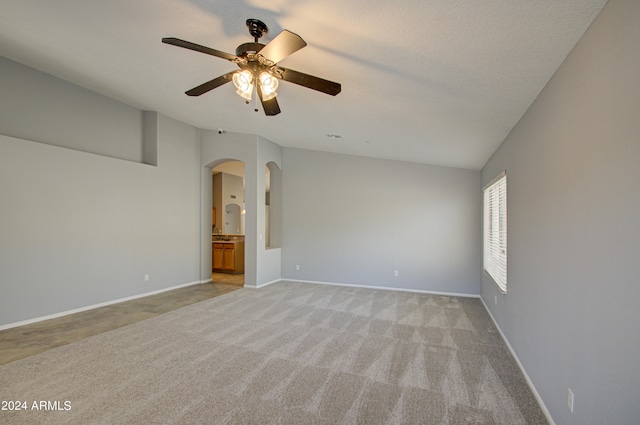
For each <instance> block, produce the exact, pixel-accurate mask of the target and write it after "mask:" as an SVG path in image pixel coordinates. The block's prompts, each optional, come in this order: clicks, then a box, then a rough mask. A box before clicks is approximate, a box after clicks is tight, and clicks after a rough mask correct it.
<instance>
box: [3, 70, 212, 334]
mask: <svg viewBox="0 0 640 425" xmlns="http://www.w3.org/2000/svg"><path fill="white" fill-rule="evenodd" d="M5 64H6V63H5ZM31 74H33V75H35V81H34V84H37V85H38V86H39V87H40V88H41V89H42V90H43V91H44V92H45V93H49V94H50V95H51V96H53V95H54V93H57V91H56V90H57V88H58V87H60V86H61V85H63V86H64V85H66V83H63V82H61V81H60V80H57V79H55V78H53V77H51V76H46V75H44V74H39V73H37V72H28V73H27V74H25V75H31ZM4 76H5V74H4V69H3V78H4ZM0 80H1V79H0ZM49 88H52V91H49ZM56 95H57V94H56ZM76 95H77V96H78V97H76ZM65 96H66V97H65ZM63 98H64V99H66V100H65V101H64V102H57V105H56V108H57V109H59V110H61V111H60V112H59V115H58V117H59V120H58V121H57V122H54V121H51V122H47V131H46V132H43V133H42V134H41V135H40V136H39V137H38V138H40V137H42V138H44V139H45V140H38V142H40V141H42V142H45V143H51V144H45V143H38V142H35V141H31V140H24V139H23V138H14V137H8V136H6V135H0V235H1V237H0V291H1V294H2V296H0V326H2V325H7V324H11V323H15V322H19V321H23V320H30V319H33V318H37V317H41V316H46V315H50V314H56V313H60V312H64V311H68V310H72V309H77V308H82V307H86V306H90V305H94V304H98V303H103V302H108V301H112V300H115V299H120V298H125V297H130V296H135V295H138V294H142V293H147V292H152V291H157V290H161V289H165V288H168V287H172V286H176V285H181V284H187V283H192V282H197V281H199V280H200V279H199V266H200V230H199V229H200V224H199V221H200V191H201V189H200V173H199V138H198V130H197V129H195V128H193V127H190V126H188V125H186V124H183V123H180V122H178V121H175V120H173V119H170V118H167V117H163V116H159V122H158V166H157V167H153V166H150V165H145V164H141V163H138V162H132V161H131V160H122V159H115V158H112V157H107V156H101V155H96V154H93V153H86V152H80V151H77V150H73V149H68V147H70V145H67V144H66V143H64V142H65V141H66V140H68V138H72V136H69V133H68V129H69V128H72V127H73V128H81V129H82V140H86V143H87V145H88V146H93V145H96V144H99V142H100V141H103V140H107V141H108V143H109V144H111V146H112V147H116V146H117V147H119V148H117V149H115V148H114V151H113V152H110V153H111V154H113V155H110V156H120V155H119V154H120V153H123V154H124V155H122V156H128V154H127V152H129V149H128V147H129V145H136V146H138V148H136V149H139V148H141V146H142V145H141V140H140V138H139V136H140V134H139V131H130V132H125V133H121V132H119V130H118V129H119V128H120V129H121V128H122V127H128V126H131V122H130V119H131V117H132V115H135V116H136V117H137V120H138V127H139V128H141V126H142V112H141V111H137V112H135V114H132V112H131V107H129V106H127V105H124V104H120V103H118V102H116V101H113V100H111V99H106V98H103V97H101V96H99V95H97V94H95V93H90V92H85V91H84V90H83V89H80V88H77V87H75V88H70V89H69V90H68V91H63ZM38 101H39V99H37V98H36V99H30V98H28V97H26V98H21V99H19V100H18V99H16V98H14V97H13V96H4V95H3V96H0V109H1V110H2V111H10V112H11V114H14V115H20V113H21V112H22V113H27V112H28V111H31V110H32V108H36V109H37V105H34V104H33V102H38ZM67 101H68V103H67ZM78 104H81V105H83V107H84V108H86V109H89V110H90V109H92V108H93V107H97V108H100V107H101V106H102V105H104V104H108V105H110V106H109V108H112V109H113V113H112V114H102V115H101V116H100V120H106V122H105V123H100V124H99V125H98V124H94V123H93V122H92V121H89V122H88V121H86V116H85V114H83V113H77V108H78ZM5 124H6V123H5V122H4V121H2V122H1V126H0V134H2V133H5V131H6V132H9V133H13V132H14V131H15V132H18V133H20V134H29V131H31V129H30V128H28V127H29V126H30V125H34V126H38V125H39V122H38V121H37V120H36V121H33V122H31V121H25V122H23V123H22V124H21V125H20V126H17V125H16V123H13V124H12V125H11V126H9V127H10V128H9V129H6V128H5ZM133 127H136V126H132V128H133ZM110 129H113V132H110ZM18 130H20V131H18ZM22 130H23V131H22ZM49 136H50V138H49V139H47V137H49ZM34 137H35V136H34ZM73 137H75V136H73ZM78 140H79V139H78ZM59 142H60V143H59ZM74 143H75V142H74ZM53 144H61V145H63V146H65V145H67V146H65V147H59V146H53ZM70 144H73V143H70ZM145 274H149V275H150V280H149V281H145V280H144V275H145Z"/></svg>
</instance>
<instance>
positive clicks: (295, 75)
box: [278, 67, 342, 96]
mask: <svg viewBox="0 0 640 425" xmlns="http://www.w3.org/2000/svg"><path fill="white" fill-rule="evenodd" d="M278 68H280V69H281V70H282V79H283V80H285V81H288V82H290V83H293V84H298V85H300V86H303V87H307V88H310V89H312V90H317V91H319V92H322V93H326V94H330V95H331V96H335V95H337V94H338V93H340V91H341V90H342V86H341V85H340V83H334V82H333V81H329V80H325V79H322V78H319V77H314V76H313V75H309V74H303V73H302V72H298V71H294V70H292V69H286V68H282V67H278Z"/></svg>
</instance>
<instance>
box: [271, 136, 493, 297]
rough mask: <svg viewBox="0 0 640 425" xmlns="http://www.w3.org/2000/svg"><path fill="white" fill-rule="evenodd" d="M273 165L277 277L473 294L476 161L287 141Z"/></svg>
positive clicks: (476, 275) (477, 245)
mask: <svg viewBox="0 0 640 425" xmlns="http://www.w3.org/2000/svg"><path fill="white" fill-rule="evenodd" d="M282 170H283V171H282V177H283V200H282V202H283V204H282V205H283V210H282V215H283V230H282V237H283V239H282V276H283V278H287V279H298V280H310V281H320V282H330V283H346V284H355V285H371V286H382V287H393V288H402V289H413V290H423V291H437V292H447V293H460V294H479V292H480V287H479V285H480V269H481V263H480V259H481V232H480V226H481V219H482V217H481V215H482V214H481V196H480V195H481V190H480V173H479V172H478V171H470V170H462V169H453V168H445V167H433V166H427V165H419V164H411V163H406V162H399V161H386V160H378V159H370V158H362V157H356V156H349V155H338V154H330V153H321V152H314V151H307V150H300V149H291V148H285V149H284V150H283V169H282ZM296 265H299V266H300V270H296ZM394 270H397V271H398V276H397V277H394V275H393V272H394Z"/></svg>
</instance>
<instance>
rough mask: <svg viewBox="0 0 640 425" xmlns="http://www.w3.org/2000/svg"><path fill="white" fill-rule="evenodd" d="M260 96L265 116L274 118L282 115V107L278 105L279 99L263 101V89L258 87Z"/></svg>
mask: <svg viewBox="0 0 640 425" xmlns="http://www.w3.org/2000/svg"><path fill="white" fill-rule="evenodd" d="M257 88H258V96H260V103H262V109H264V113H265V115H269V116H273V115H278V114H279V113H280V105H278V101H277V98H275V97H274V98H273V99H270V100H262V88H261V87H260V85H258V87H257Z"/></svg>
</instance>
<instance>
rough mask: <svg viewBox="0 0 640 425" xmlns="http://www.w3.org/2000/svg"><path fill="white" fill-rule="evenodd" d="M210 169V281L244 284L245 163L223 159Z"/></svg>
mask: <svg viewBox="0 0 640 425" xmlns="http://www.w3.org/2000/svg"><path fill="white" fill-rule="evenodd" d="M212 165H213V167H212V169H211V179H212V181H211V188H212V190H211V280H212V282H213V283H223V284H231V285H239V286H244V283H245V280H244V269H245V268H244V264H245V261H244V259H245V250H246V244H245V221H244V216H245V164H244V162H242V161H238V160H233V159H226V160H221V161H216V163H214V164H212Z"/></svg>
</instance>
